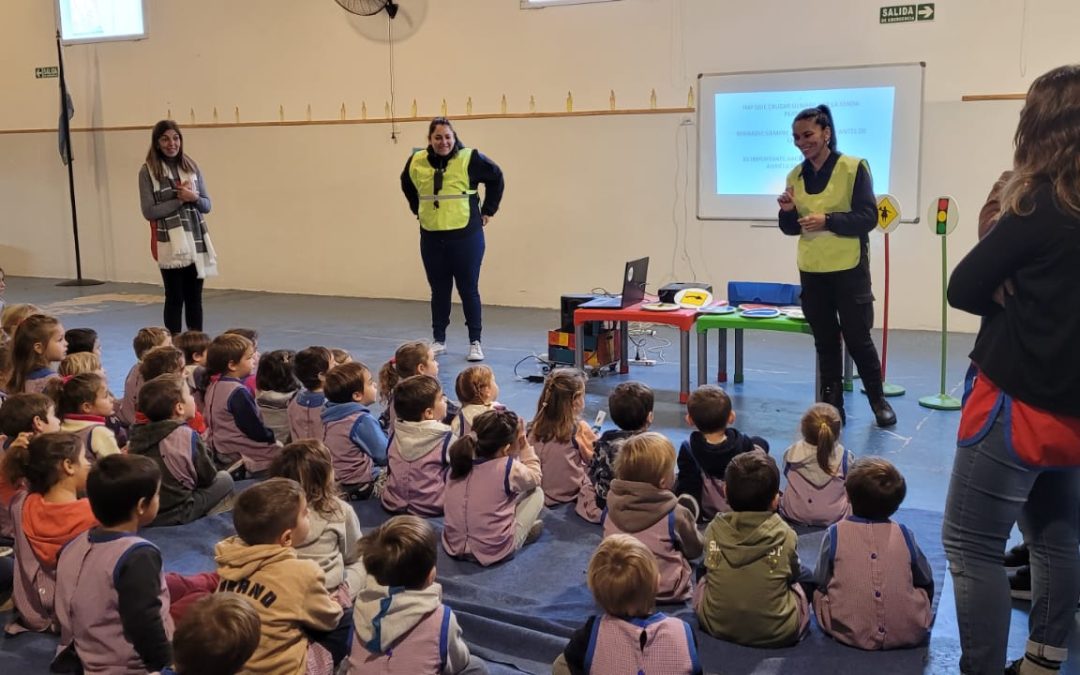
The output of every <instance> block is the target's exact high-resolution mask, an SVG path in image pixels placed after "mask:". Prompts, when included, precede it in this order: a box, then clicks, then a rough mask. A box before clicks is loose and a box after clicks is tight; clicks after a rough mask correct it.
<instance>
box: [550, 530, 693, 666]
mask: <svg viewBox="0 0 1080 675" xmlns="http://www.w3.org/2000/svg"><path fill="white" fill-rule="evenodd" d="M659 576H660V572H659V571H658V570H657V566H656V560H655V559H654V558H653V554H652V553H651V552H650V551H649V549H648V548H647V547H646V546H645V545H644V544H642V543H641V542H640V541H638V540H637V539H635V538H633V537H631V536H628V535H625V534H615V535H612V536H610V537H606V538H605V539H604V541H603V542H601V544H600V546H598V547H597V549H596V552H595V553H593V556H592V559H590V560H589V590H591V591H592V594H593V597H594V598H596V604H597V605H599V606H600V608H601V609H603V610H604V614H603V615H601V616H591V617H589V620H588V621H586V622H585V625H584V626H582V627H581V628H579V629H577V630H576V631H574V634H573V636H571V637H570V642H569V644H567V645H566V649H564V650H563V653H562V654H560V655H559V658H558V659H556V660H555V663H554V665H553V667H552V672H553V673H555V675H570V673H601V674H605V675H606V674H608V673H610V674H611V675H623V674H624V673H639V674H640V673H664V675H683V674H686V675H690V674H693V675H699V674H700V673H701V672H702V670H701V664H700V663H699V662H698V658H697V638H695V637H694V632H693V630H692V629H691V628H690V625H689V624H687V623H686V622H685V621H683V620H682V619H677V618H675V617H670V616H666V615H665V614H663V613H661V612H657V611H656V588H657V578H659Z"/></svg>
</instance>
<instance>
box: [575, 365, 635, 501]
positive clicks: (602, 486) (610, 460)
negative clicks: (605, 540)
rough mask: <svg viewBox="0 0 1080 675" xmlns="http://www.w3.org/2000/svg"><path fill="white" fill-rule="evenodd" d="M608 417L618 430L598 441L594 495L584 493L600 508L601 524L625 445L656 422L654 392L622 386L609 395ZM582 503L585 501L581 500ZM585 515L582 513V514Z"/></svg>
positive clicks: (592, 467)
mask: <svg viewBox="0 0 1080 675" xmlns="http://www.w3.org/2000/svg"><path fill="white" fill-rule="evenodd" d="M608 413H609V414H610V415H611V421H612V422H614V423H615V426H617V427H619V428H618V429H609V430H607V431H605V432H604V433H603V434H601V435H600V438H598V439H597V440H596V445H595V451H594V453H593V458H592V462H590V463H589V480H590V481H592V485H593V488H594V489H593V493H592V495H590V494H589V493H588V491H585V492H583V495H584V497H585V498H586V499H587V498H588V497H590V496H592V498H593V501H594V502H595V504H596V507H595V509H586V511H587V512H592V511H596V513H597V517H596V518H595V519H592V518H587V520H591V521H592V522H600V518H599V512H600V511H603V510H604V509H605V508H607V494H608V489H610V487H611V481H612V480H613V479H614V478H615V458H616V457H617V456H618V454H619V448H621V447H622V442H623V441H625V440H626V439H627V438H630V437H631V436H633V435H634V434H638V433H641V432H643V431H648V430H649V425H651V424H652V421H653V391H652V389H650V388H649V386H648V385H646V384H643V383H641V382H620V383H619V384H617V385H615V388H614V389H612V390H611V393H610V394H608ZM578 503H579V504H580V503H581V500H580V499H579V500H578ZM580 512H581V511H580V510H579V511H578V513H580Z"/></svg>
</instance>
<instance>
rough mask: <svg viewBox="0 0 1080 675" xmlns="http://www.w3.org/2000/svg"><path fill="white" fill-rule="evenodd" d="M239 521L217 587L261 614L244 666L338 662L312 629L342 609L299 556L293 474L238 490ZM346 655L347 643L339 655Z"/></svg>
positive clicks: (297, 667)
mask: <svg viewBox="0 0 1080 675" xmlns="http://www.w3.org/2000/svg"><path fill="white" fill-rule="evenodd" d="M233 337H236V338H240V336H233ZM240 339H243V340H244V341H245V342H247V339H246V338H240ZM238 383H239V381H238ZM240 386H241V387H242V386H243V385H242V384H241V385H240ZM249 393H250V392H249ZM233 524H234V525H235V526H236V535H235V536H232V537H229V538H227V539H225V540H223V541H220V542H218V544H217V546H216V547H215V549H214V553H215V556H214V557H215V559H216V560H217V564H218V570H217V571H218V575H220V577H221V581H220V583H219V584H218V592H219V593H222V592H230V593H236V594H237V595H239V596H240V597H242V598H244V599H245V600H246V601H247V602H248V603H250V604H251V606H252V607H254V608H255V610H256V611H257V612H258V613H259V619H260V620H261V621H262V630H261V637H260V640H259V646H258V647H257V648H256V649H255V654H254V655H253V656H252V657H251V659H249V660H248V662H247V666H246V667H245V671H247V672H251V673H268V674H269V673H274V674H277V673H281V674H282V675H286V674H287V675H300V674H302V673H304V672H312V670H311V669H310V665H309V663H308V660H309V658H312V659H315V660H317V661H318V662H319V665H320V666H324V667H327V668H331V669H332V668H333V666H332V665H331V664H330V663H328V661H330V659H329V658H328V657H329V656H331V654H332V653H333V652H331V653H327V649H324V648H322V647H321V645H320V644H318V643H314V642H312V641H311V640H310V638H309V636H308V633H309V632H312V631H317V632H322V633H328V632H331V631H334V630H335V629H336V628H337V626H338V622H339V621H340V620H341V617H342V614H343V611H342V609H341V605H340V604H338V603H337V602H336V601H335V600H334V599H333V598H332V597H331V596H330V594H329V593H327V591H326V584H325V578H324V576H323V573H322V570H321V569H319V566H318V565H317V564H316V563H315V562H313V561H311V560H300V559H299V558H298V557H297V555H296V549H295V546H296V545H297V544H299V543H300V542H301V541H304V540H305V539H307V536H308V530H309V522H308V507H307V500H306V499H305V498H304V492H303V489H302V488H301V487H300V485H299V484H298V483H297V482H296V481H293V480H289V479H287V478H270V479H269V480H266V481H265V482H262V483H257V484H255V485H253V486H251V487H249V488H248V489H247V490H244V491H243V492H241V493H240V496H239V497H237V499H236V506H235V508H234V510H233ZM344 656H345V650H341V651H339V653H338V654H337V655H335V658H334V659H333V660H334V661H335V662H336V661H338V659H339V658H344Z"/></svg>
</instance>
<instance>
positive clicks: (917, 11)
mask: <svg viewBox="0 0 1080 675" xmlns="http://www.w3.org/2000/svg"><path fill="white" fill-rule="evenodd" d="M879 18H880V21H881V23H908V22H910V21H933V20H934V3H932V2H924V3H921V4H918V5H890V6H889V7H882V8H881V12H880V15H879Z"/></svg>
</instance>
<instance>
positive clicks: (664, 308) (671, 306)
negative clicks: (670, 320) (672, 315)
mask: <svg viewBox="0 0 1080 675" xmlns="http://www.w3.org/2000/svg"><path fill="white" fill-rule="evenodd" d="M641 308H642V309H644V310H645V311H647V312H674V311H675V310H677V309H682V308H681V307H679V306H678V305H676V304H675V303H674V302H650V303H646V304H644V305H642V306H641Z"/></svg>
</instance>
